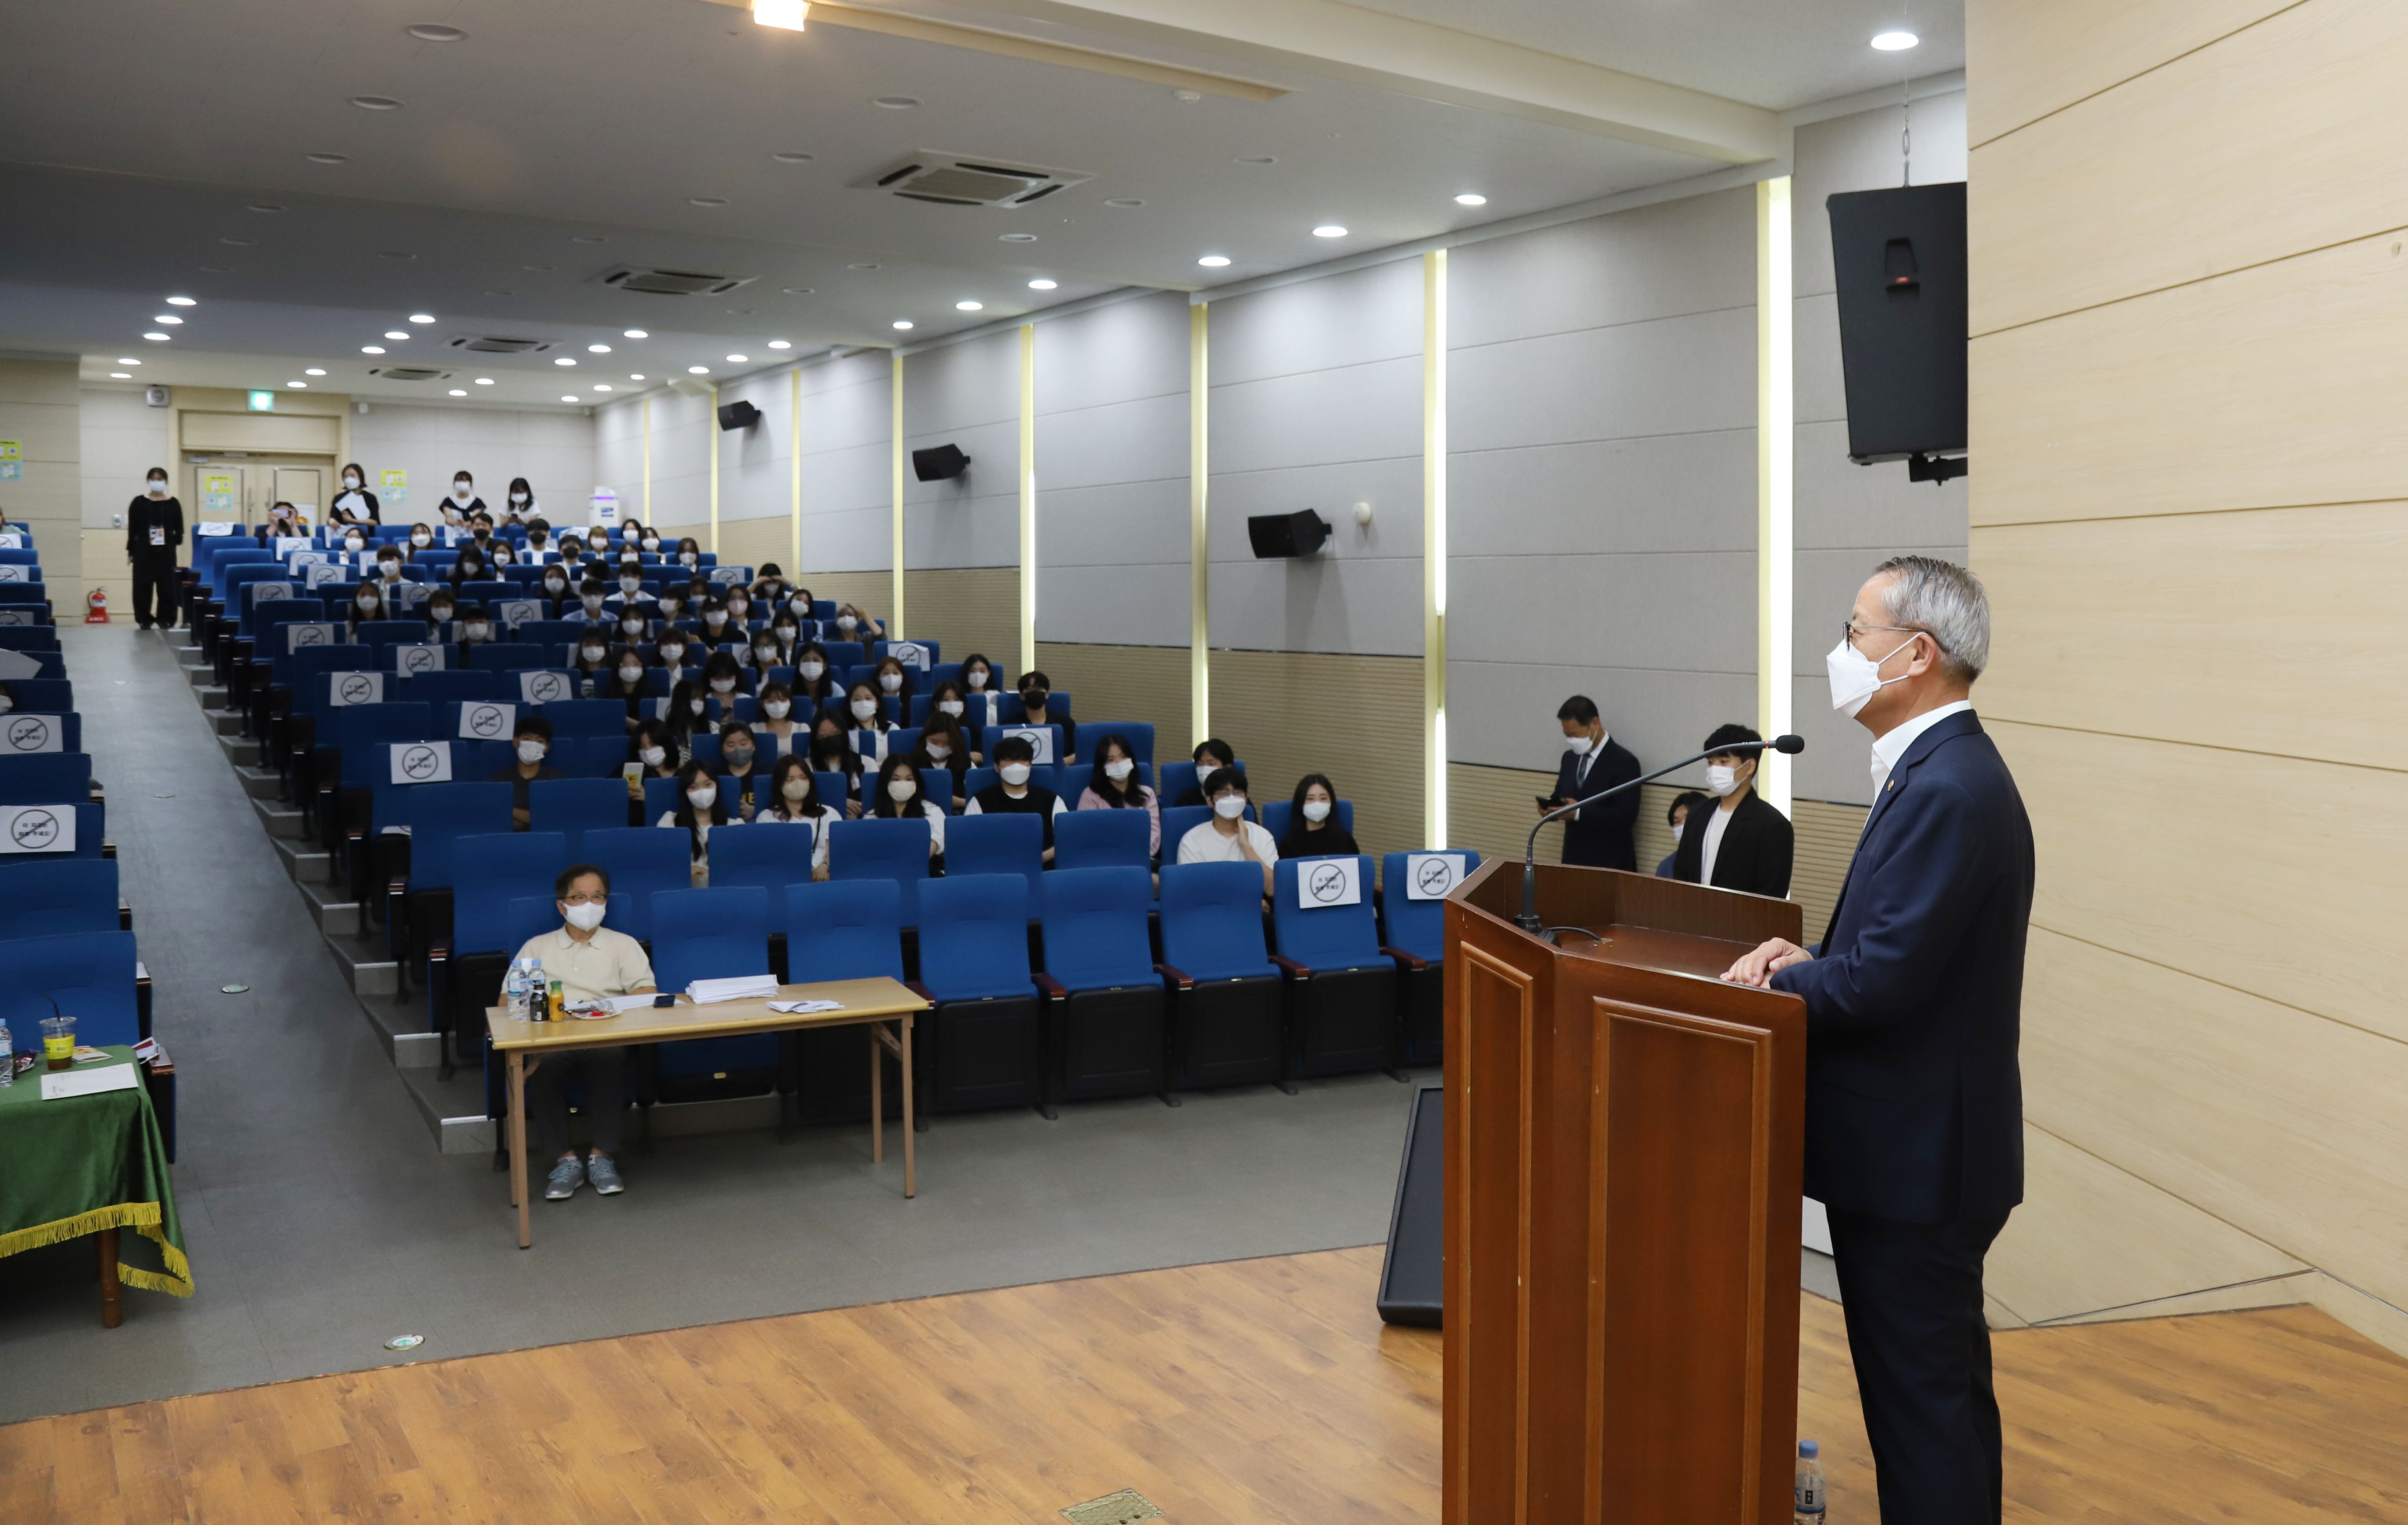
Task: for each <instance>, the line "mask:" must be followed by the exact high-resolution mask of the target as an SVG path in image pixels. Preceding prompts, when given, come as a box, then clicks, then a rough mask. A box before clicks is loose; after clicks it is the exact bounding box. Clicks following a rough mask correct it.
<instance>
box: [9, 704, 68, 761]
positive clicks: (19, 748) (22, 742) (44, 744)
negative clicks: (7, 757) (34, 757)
mask: <svg viewBox="0 0 2408 1525" xmlns="http://www.w3.org/2000/svg"><path fill="white" fill-rule="evenodd" d="M65 741H66V726H65V723H64V722H63V721H62V719H61V717H59V716H57V715H33V714H25V715H7V716H0V753H10V754H13V753H19V752H64V751H65V750H66V745H65Z"/></svg>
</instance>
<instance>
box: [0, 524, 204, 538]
mask: <svg viewBox="0 0 2408 1525" xmlns="http://www.w3.org/2000/svg"><path fill="white" fill-rule="evenodd" d="M234 532H235V526H234V525H233V524H231V523H230V522H228V521H226V520H223V519H204V520H202V521H201V522H200V523H199V524H197V525H193V534H195V535H198V536H200V537H201V538H202V539H203V540H216V539H218V538H219V537H221V536H224V535H231V534H233V533H234ZM5 540H7V536H5V535H0V541H5Z"/></svg>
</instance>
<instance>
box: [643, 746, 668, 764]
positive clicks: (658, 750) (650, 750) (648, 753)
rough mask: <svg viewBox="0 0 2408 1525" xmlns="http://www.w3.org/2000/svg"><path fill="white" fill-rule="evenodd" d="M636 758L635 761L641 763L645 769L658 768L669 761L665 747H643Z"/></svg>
mask: <svg viewBox="0 0 2408 1525" xmlns="http://www.w3.org/2000/svg"><path fill="white" fill-rule="evenodd" d="M636 756H637V759H638V761H640V762H642V763H643V765H644V766H645V767H646V768H658V767H659V766H660V765H661V764H663V763H665V762H667V761H668V760H669V753H668V748H667V747H645V748H644V749H643V750H641V751H640V752H638V753H637V754H636Z"/></svg>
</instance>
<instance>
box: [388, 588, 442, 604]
mask: <svg viewBox="0 0 2408 1525" xmlns="http://www.w3.org/2000/svg"><path fill="white" fill-rule="evenodd" d="M433 591H434V590H433V589H431V588H429V587H428V586H427V585H426V584H425V583H386V584H385V585H384V601H385V602H386V603H389V604H392V605H394V607H395V608H399V609H416V608H417V607H418V606H419V605H421V604H423V603H424V602H425V601H426V596H427V595H428V594H429V593H431V592H433Z"/></svg>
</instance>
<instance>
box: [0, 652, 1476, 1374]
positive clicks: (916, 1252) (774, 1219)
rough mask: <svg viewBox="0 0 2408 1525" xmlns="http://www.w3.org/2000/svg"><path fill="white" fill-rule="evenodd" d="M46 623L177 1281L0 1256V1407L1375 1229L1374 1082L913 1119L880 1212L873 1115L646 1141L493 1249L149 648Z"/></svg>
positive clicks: (1387, 1104) (509, 1231)
mask: <svg viewBox="0 0 2408 1525" xmlns="http://www.w3.org/2000/svg"><path fill="white" fill-rule="evenodd" d="M65 647H66V652H67V663H68V669H69V673H70V675H71V676H72V677H73V678H74V680H75V683H76V698H77V703H78V706H79V709H80V710H81V712H82V713H83V717H84V738H85V746H86V750H87V751H89V752H90V753H91V754H92V755H93V759H94V763H93V766H94V770H95V771H96V772H97V773H98V774H99V775H100V777H101V779H102V782H103V783H104V784H106V786H107V788H108V832H109V835H110V836H111V837H112V838H113V839H114V840H115V841H116V843H117V849H118V862H119V864H120V869H121V874H122V891H123V893H124V895H125V896H126V898H127V899H129V900H131V901H132V902H133V905H134V917H135V920H134V926H135V932H136V937H137V938H138V939H139V942H140V950H141V956H142V958H143V960H144V961H145V962H146V963H147V964H148V965H149V967H150V974H151V977H152V980H153V982H154V985H155V1028H156V1031H157V1034H158V1036H159V1038H160V1041H161V1042H162V1043H165V1044H166V1045H167V1047H168V1050H169V1052H170V1053H171V1055H172V1056H173V1057H174V1058H175V1060H176V1064H177V1070H178V1075H179V1081H178V1084H179V1109H180V1112H181V1122H180V1129H181V1138H180V1140H179V1154H180V1159H179V1163H178V1164H177V1166H176V1168H175V1185H176V1194H177V1201H178V1202H179V1206H180V1208H181V1210H182V1214H183V1222H184V1230H185V1241H186V1245H187V1248H188V1249H189V1251H190V1253H191V1256H192V1262H193V1276H194V1280H195V1283H196V1285H197V1288H198V1289H197V1292H196V1293H195V1295H194V1296H193V1298H191V1299H190V1300H179V1299H176V1298H172V1297H168V1296H165V1295H164V1294H161V1293H154V1292H144V1291H136V1290H133V1289H131V1288H129V1289H128V1290H127V1291H126V1293H125V1322H124V1324H123V1326H122V1327H121V1328H119V1329H115V1330H103V1329H102V1328H101V1327H100V1320H99V1304H98V1296H97V1290H96V1288H94V1286H93V1270H92V1253H91V1249H90V1246H89V1244H67V1245H61V1246H55V1247H52V1248H50V1249H44V1250H37V1251H33V1252H29V1253H26V1254H22V1255H18V1256H14V1257H10V1258H7V1259H0V1371H5V1372H6V1373H7V1379H6V1380H5V1381H0V1421H7V1420H12V1419H21V1418H26V1417H34V1416H39V1415H47V1414H58V1413H71V1412H76V1411H79V1410H83V1409H88V1408H94V1407H99V1406H102V1405H105V1404H111V1403H131V1402H136V1401H140V1400H145V1399H152V1398H162V1397H168V1396H173V1395H176V1394H181V1393H190V1392H204V1391H211V1390H216V1389H220V1388H234V1387H242V1386H247V1385H250V1384H254V1383H261V1382H270V1381H277V1380H281V1379H285V1378H290V1377H298V1376H309V1375H316V1374H323V1373H329V1372H342V1371H355V1370H360V1369H363V1368H367V1367H373V1366H379V1365H384V1364H389V1363H394V1362H397V1361H402V1360H434V1359H441V1358H445V1357H451V1356H461V1355H468V1354H474V1353H477V1352H482V1351H493V1350H503V1349H511V1348H518V1347H523V1346H528V1345H550V1344H556V1343H559V1342H562V1341H568V1340H582V1339H592V1338H596V1337H601V1336H608V1335H617V1334H627V1333H634V1332H638V1331H649V1330H658V1329H667V1328H674V1327H678V1326H682V1325H690V1324H701V1323H711V1322H716V1321H720V1320H724V1319H732V1318H748V1317H756V1316H764V1315H771V1314H782V1313H795V1312H801V1311H806V1310H810V1309H814V1308H825V1307H838V1306H844V1305H848V1304H853V1303H860V1302H883V1301H887V1300H891V1299H897V1298H913V1297H925V1296H930V1295H933V1294H938V1293H943V1292H955V1291H967V1290H973V1289H977V1288H990V1287H1000V1286H1010V1285H1015V1284H1020V1283H1027V1282H1038V1281H1053V1280H1059V1279H1063V1278H1068V1277H1077V1276H1092V1275H1099V1274H1106V1273H1117V1272H1125V1271H1136V1270H1145V1269H1151V1268H1156V1267H1161V1266H1168V1265H1181V1264H1196V1263H1200V1262H1206V1261H1213V1260H1228V1259H1243V1258H1247V1257H1252V1256H1262V1255H1281V1254H1293V1253H1297V1252H1300V1251H1307V1250H1318V1249H1331V1248H1337V1247H1340V1246H1344V1245H1354V1244H1371V1243H1375V1242H1378V1241H1380V1240H1382V1239H1383V1238H1384V1237H1385V1235H1386V1232H1387V1220H1388V1211H1389V1207H1390V1203H1391V1200H1392V1198H1393V1194H1394V1192H1395V1189H1396V1172H1397V1163H1398V1154H1399V1151H1400V1149H1401V1146H1402V1142H1403V1137H1404V1124H1405V1114H1406V1106H1407V1101H1408V1099H1409V1098H1410V1096H1411V1095H1412V1091H1411V1090H1410V1089H1409V1088H1408V1087H1407V1086H1399V1085H1398V1084H1397V1083H1396V1082H1395V1081H1393V1080H1390V1079H1389V1078H1387V1077H1386V1076H1384V1075H1371V1076H1363V1077H1355V1078H1353V1079H1348V1080H1341V1081H1324V1082H1314V1083H1308V1084H1307V1085H1305V1086H1304V1087H1303V1089H1302V1093H1301V1094H1300V1095H1297V1096H1294V1097H1290V1096H1284V1095H1282V1094H1281V1093H1280V1092H1278V1091H1276V1090H1274V1089H1270V1088H1269V1087H1259V1088H1246V1089H1240V1090H1235V1091H1228V1092H1217V1093H1208V1094H1203V1095H1193V1096H1189V1097H1187V1098H1186V1099H1185V1101H1186V1104H1185V1105H1184V1106H1182V1107H1180V1108H1177V1109H1175V1110H1174V1109H1171V1108H1167V1107H1165V1106H1163V1105H1162V1104H1161V1103H1160V1102H1158V1101H1154V1100H1151V1099H1147V1100H1143V1101H1115V1102H1102V1103H1093V1104H1085V1105H1079V1106H1072V1107H1068V1108H1066V1109H1064V1110H1063V1113H1062V1116H1061V1120H1060V1121H1059V1122H1055V1123H1048V1122H1046V1121H1044V1120H1043V1119H1042V1118H1040V1117H1039V1116H1038V1115H1036V1114H1035V1113H1033V1112H1025V1111H1013V1112H1002V1113H993V1114H986V1115H972V1116H966V1117H942V1118H939V1119H937V1120H936V1121H935V1123H934V1125H933V1127H932V1129H931V1130H930V1131H929V1132H927V1133H925V1134H924V1135H922V1137H921V1140H920V1175H919V1196H918V1197H917V1198H916V1199H914V1200H911V1201H905V1200H904V1198H903V1196H902V1166H901V1163H900V1151H899V1144H900V1134H899V1131H898V1130H896V1129H895V1128H894V1125H893V1124H891V1123H890V1125H889V1129H890V1131H889V1134H888V1144H889V1147H888V1155H887V1162H886V1163H885V1164H884V1165H882V1166H873V1165H871V1164H870V1163H869V1158H868V1157H869V1139H868V1130H867V1128H844V1129H809V1130H804V1131H802V1132H800V1133H798V1134H797V1135H796V1138H795V1139H794V1140H793V1142H790V1143H788V1144H782V1145H781V1144H777V1143H775V1142H774V1141H773V1140H772V1139H771V1138H770V1136H769V1135H768V1134H767V1133H766V1132H764V1133H758V1134H723V1135H716V1136H705V1137H698V1138H682V1139H664V1140H662V1141H660V1142H659V1143H657V1144H655V1145H654V1147H653V1151H652V1153H651V1154H650V1155H649V1156H647V1155H638V1154H634V1153H632V1152H631V1153H630V1154H629V1156H628V1157H627V1158H626V1159H625V1160H624V1164H625V1168H626V1176H627V1182H628V1187H627V1190H626V1192H625V1193H624V1194H623V1195H621V1196H619V1197H616V1198H612V1199H608V1200H605V1199H601V1198H597V1197H595V1196H594V1195H593V1193H592V1192H590V1191H587V1192H581V1193H580V1194H579V1195H578V1196H577V1197H576V1198H574V1199H573V1200H571V1201H567V1202H566V1203H557V1204H553V1203H545V1202H542V1201H538V1202H537V1203H536V1208H535V1211H536V1214H537V1221H536V1244H535V1247H534V1248H533V1249H531V1250H526V1251H522V1250H520V1249H519V1248H518V1247H517V1241H516V1235H515V1232H514V1227H513V1217H514V1215H513V1213H512V1211H511V1209H510V1207H509V1201H508V1191H507V1188H506V1186H505V1184H504V1178H503V1177H502V1176H500V1175H497V1174H495V1173H494V1171H493V1169H492V1167H491V1163H490V1157H487V1156H481V1155H479V1156H449V1157H447V1156H444V1155H442V1154H439V1153H438V1152H437V1148H436V1145H435V1141H434V1138H433V1136H432V1135H431V1133H430V1132H429V1130H428V1129H427V1126H426V1124H425V1123H424V1122H423V1120H422V1118H421V1117H420V1115H419V1114H418V1112H417V1111H416V1109H415V1107H414V1105H413V1104H412V1102H411V1101H410V1100H409V1096H408V1095H407V1094H406V1093H405V1091H404V1088H403V1084H402V1081H401V1078H400V1076H399V1075H398V1073H397V1072H395V1071H394V1068H393V1066H392V1064H391V1062H390V1061H389V1060H388V1058H387V1057H386V1056H385V1053H384V1050H383V1048H382V1047H381V1046H380V1043H378V1041H377V1039H376V1037H375V1035H374V1034H373V1033H372V1031H371V1030H370V1028H369V1026H368V1023H367V1021H366V1017H365V1016H364V1015H363V1014H362V1013H361V1011H360V1008H359V1006H358V1004H357V1001H356V1000H355V998H354V997H353V996H352V994H351V988H350V986H349V985H347V984H346V983H345V982H344V980H343V977H342V975H341V973H340V972H339V971H338V970H337V966H336V963H335V960H334V957H333V956H332V955H331V953H330V952H329V951H328V950H327V948H326V947H325V945H324V943H323V942H322V941H321V939H320V938H319V936H318V933H317V931H316V929H315V928H314V927H313V926H312V924H311V922H310V920H309V917H308V914H307V913H306V912H305V911H304V909H303V906H302V902H301V899H300V896H299V892H298V891H297V889H296V888H295V887H294V885H293V883H292V881H291V880H290V879H289V878H287V876H286V875H285V872H284V870H283V869H282V867H281V865H280V863H279V858H278V856H277V854H276V850H275V849H274V848H273V847H272V846H271V845H270V844H269V842H268V839H267V836H266V834H265V831H264V830H263V829H262V827H261V826H260V824H259V821H258V818H257V816H256V815H255V814H254V813H253V812H252V810H251V805H250V803H249V802H248V800H247V799H246V798H245V797H244V794H243V791H242V789H241V786H240V784H238V782H237V780H236V776H235V773H234V771H233V770H232V769H231V768H230V767H228V766H227V764H226V762H225V760H224V757H223V755H222V752H221V751H220V749H219V747H218V745H217V742H216V740H215V737H214V735H213V734H212V731H211V729H210V726H209V723H208V720H207V719H206V718H205V717H204V715H203V712H201V710H200V709H199V707H198V706H197V705H196V704H194V702H193V698H192V697H191V695H190V692H189V690H188V687H187V684H186V681H185V679H184V677H183V675H182V671H181V669H180V668H179V664H178V662H177V660H176V657H175V655H174V654H173V652H172V651H171V650H170V649H169V648H168V647H167V646H166V645H165V643H164V642H163V641H162V640H161V639H160V638H159V637H157V636H145V635H141V634H138V633H137V632H136V631H135V630H134V629H133V628H132V627H130V626H123V625H116V626H108V627H107V628H105V629H99V628H95V629H86V628H84V627H82V626H71V627H69V628H68V629H67V630H66V632H65ZM228 984H245V985H250V986H251V989H250V990H249V991H248V992H247V993H244V994H241V995H232V996H230V995H223V994H221V993H220V992H219V986H221V985H228ZM1423 1078H1428V1079H1435V1078H1436V1072H1430V1073H1429V1074H1428V1075H1427V1076H1426V1077H1423ZM0 1168H11V1169H13V1168H19V1167H18V1166H17V1165H15V1164H10V1165H7V1166H0ZM399 1334H419V1335H423V1336H424V1337H425V1343H424V1344H423V1345H422V1346H421V1347H419V1348H418V1349H416V1350H414V1351H412V1352H409V1354H408V1355H406V1356H405V1355H396V1354H394V1353H393V1352H389V1351H387V1350H385V1349H384V1348H383V1342H384V1341H385V1340H386V1339H387V1338H389V1337H391V1336H394V1335H399Z"/></svg>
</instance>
